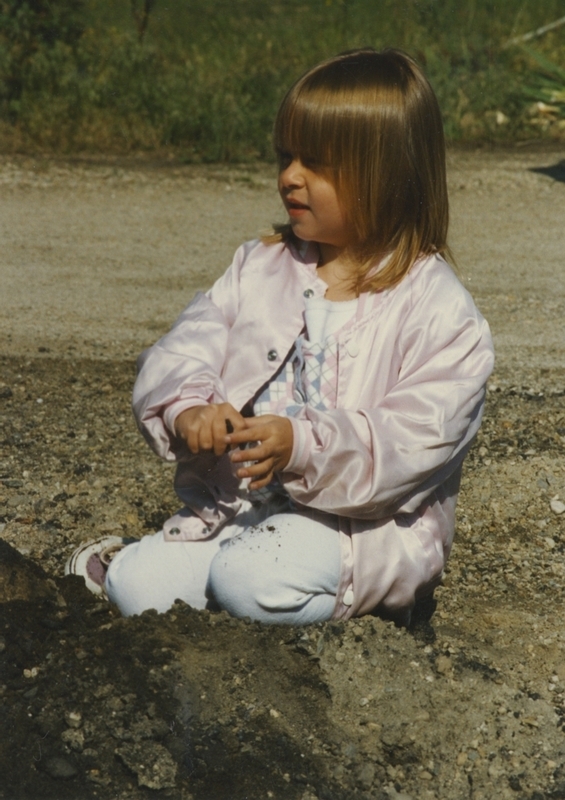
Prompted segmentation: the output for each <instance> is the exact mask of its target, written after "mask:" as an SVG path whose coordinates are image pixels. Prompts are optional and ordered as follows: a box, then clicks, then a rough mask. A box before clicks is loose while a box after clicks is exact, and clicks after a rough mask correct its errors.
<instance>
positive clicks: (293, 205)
mask: <svg viewBox="0 0 565 800" xmlns="http://www.w3.org/2000/svg"><path fill="white" fill-rule="evenodd" d="M287 211H288V215H289V217H300V216H302V214H305V213H306V211H309V206H307V205H305V204H304V203H299V202H297V201H296V200H287Z"/></svg>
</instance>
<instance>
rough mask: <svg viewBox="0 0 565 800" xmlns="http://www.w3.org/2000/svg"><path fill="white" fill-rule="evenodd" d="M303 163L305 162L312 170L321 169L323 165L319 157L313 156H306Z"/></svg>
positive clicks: (307, 167)
mask: <svg viewBox="0 0 565 800" xmlns="http://www.w3.org/2000/svg"><path fill="white" fill-rule="evenodd" d="M302 163H303V164H304V166H305V167H306V169H311V170H315V169H320V168H321V166H322V165H321V164H320V162H319V161H318V159H317V158H313V157H312V158H306V157H304V158H303V159H302Z"/></svg>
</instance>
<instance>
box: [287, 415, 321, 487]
mask: <svg viewBox="0 0 565 800" xmlns="http://www.w3.org/2000/svg"><path fill="white" fill-rule="evenodd" d="M288 420H289V421H290V424H291V425H292V434H293V443H292V453H291V456H290V461H289V462H288V464H287V465H286V467H285V468H284V470H283V472H293V473H295V474H296V475H304V473H305V472H306V467H307V466H308V456H309V455H310V452H311V450H312V448H313V446H314V437H313V435H312V423H311V422H309V421H308V420H305V419H296V417H288Z"/></svg>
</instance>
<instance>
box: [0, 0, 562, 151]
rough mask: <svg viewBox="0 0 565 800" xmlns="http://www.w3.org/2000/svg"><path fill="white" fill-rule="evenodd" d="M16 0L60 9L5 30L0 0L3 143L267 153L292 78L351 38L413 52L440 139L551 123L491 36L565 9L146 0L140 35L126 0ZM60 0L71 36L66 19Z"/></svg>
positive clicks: (516, 56) (418, 0) (551, 49)
mask: <svg viewBox="0 0 565 800" xmlns="http://www.w3.org/2000/svg"><path fill="white" fill-rule="evenodd" d="M28 3H29V4H30V5H33V6H36V7H38V8H40V9H41V10H42V13H43V15H44V17H42V19H47V21H49V19H50V18H49V14H52V15H53V14H55V15H56V13H58V14H59V16H58V17H57V18H56V20H55V22H56V24H55V23H54V24H53V25H51V28H50V29H49V30H50V32H49V33H48V35H46V34H45V33H42V32H41V31H39V33H38V32H37V30H35V29H33V30H32V35H31V39H30V35H29V30H26V27H25V26H26V24H27V25H28V28H29V25H30V23H29V19H28V20H27V22H26V19H22V20H20V21H18V23H17V25H16V30H14V25H13V24H12V23H10V24H12V27H11V28H10V27H9V26H7V25H6V24H5V22H6V19H8V20H10V19H11V20H12V22H13V14H12V17H10V13H11V12H13V10H14V8H15V7H16V6H19V5H21V3H19V2H18V0H12V2H1V0H0V147H1V148H3V149H4V151H9V150H14V149H20V150H26V151H33V150H48V151H49V150H51V151H53V150H54V151H58V152H76V151H91V152H95V151H99V152H100V151H113V152H129V151H139V150H150V151H155V150H162V149H168V148H172V149H174V150H175V151H176V153H177V154H178V155H179V156H180V157H182V158H184V159H185V160H189V161H218V160H224V161H226V160H228V161H237V160H249V159H253V158H261V159H265V158H269V157H270V156H271V144H270V130H271V125H272V120H273V117H274V114H275V111H276V108H277V105H278V103H279V102H280V99H281V98H282V96H283V94H284V92H285V90H286V89H287V88H288V86H289V85H290V84H291V83H292V81H293V80H295V79H296V78H297V77H298V76H299V75H300V74H301V73H302V72H303V71H304V70H305V69H307V68H308V67H309V66H311V65H312V64H314V63H316V62H317V61H319V60H320V59H322V58H324V57H326V56H328V55H331V54H333V53H336V52H339V51H341V50H345V49H349V48H353V47H358V46H362V45H372V46H374V47H377V48H382V47H386V46H396V47H401V48H403V49H405V50H406V51H408V52H409V53H411V54H412V55H414V56H415V57H416V58H417V59H418V60H419V61H420V62H421V63H422V64H423V65H424V67H425V69H426V72H427V74H428V76H429V78H430V80H431V82H432V84H433V85H434V88H435V90H436V92H437V94H438V97H439V100H440V104H441V107H442V110H443V113H444V121H445V128H446V132H447V135H448V138H449V139H450V140H453V141H457V140H477V139H484V138H491V139H492V138H494V139H501V140H504V139H506V140H508V139H517V138H532V137H534V136H555V135H561V133H560V131H561V129H559V128H557V127H556V126H555V125H551V124H550V125H549V126H547V125H546V126H545V127H544V126H541V125H539V124H536V123H535V122H534V121H533V120H534V116H533V115H532V111H531V103H532V97H531V96H530V95H529V94H528V91H530V90H531V89H532V87H534V91H536V90H537V89H536V87H538V88H539V89H540V91H541V90H544V86H543V85H541V84H540V80H539V79H537V78H535V75H536V74H538V73H536V70H538V72H539V66H540V65H539V64H537V65H536V63H535V62H534V61H533V59H532V57H531V55H530V54H528V53H527V52H525V51H524V49H522V48H519V47H511V48H507V49H504V48H503V47H502V45H503V44H504V43H505V42H506V41H507V40H508V39H509V38H510V37H512V36H514V35H517V34H520V33H523V32H525V31H528V30H531V29H533V28H536V27H538V26H540V25H543V24H544V23H547V22H548V21H551V20H553V19H556V18H557V17H559V16H561V15H562V14H563V2H562V0H545V2H544V3H543V4H542V3H539V0H538V2H536V0H523V1H522V2H516V0H498V2H496V3H495V2H494V1H493V0H488V1H487V0H302V2H301V1H300V0H280V2H278V3H277V2H273V3H271V2H266V0H172V2H164V0H163V1H162V0H157V2H156V4H155V7H154V10H153V12H152V14H151V16H150V19H149V26H148V29H147V33H146V36H145V38H144V41H143V42H142V43H140V42H139V41H138V37H137V32H136V29H135V25H134V22H133V19H132V16H131V13H130V3H129V2H127V0H85V1H84V2H82V1H81V0H74V2H70V0H58V2H57V0H51V3H47V2H41V0H34V2H32V0H28ZM24 5H25V3H24ZM71 7H72V13H73V15H74V16H73V20H72V23H73V25H75V22H76V20H77V19H79V21H80V22H81V25H82V29H83V33H82V36H80V37H77V36H76V35H75V34H76V25H75V27H73V26H72V25H70V27H69V24H67V23H68V20H66V17H65V14H66V13H67V12H66V10H65V9H70V8H71ZM45 15H47V17H45ZM31 16H32V17H33V15H31ZM48 18H49V19H48ZM3 20H4V22H3ZM18 25H19V26H20V27H19V28H18V27H17V26H18ZM57 26H58V27H57ZM65 26H66V27H65ZM69 31H70V32H69ZM26 36H27V38H26ZM18 37H19V39H18ZM33 37H35V38H33ZM22 41H23V42H24V44H23V45H22ZM30 42H31V44H30ZM564 43H565V28H562V29H559V30H557V31H555V32H553V33H550V34H548V35H547V36H545V37H544V38H543V40H540V41H539V42H535V43H534V45H535V47H536V50H540V52H541V54H542V57H544V58H547V59H549V60H550V61H551V62H552V63H555V64H556V65H557V68H559V65H563V64H564V61H565V46H564ZM26 48H27V49H26ZM543 98H544V95H543V91H542V93H541V94H540V95H539V99H540V100H543ZM528 109H530V110H528Z"/></svg>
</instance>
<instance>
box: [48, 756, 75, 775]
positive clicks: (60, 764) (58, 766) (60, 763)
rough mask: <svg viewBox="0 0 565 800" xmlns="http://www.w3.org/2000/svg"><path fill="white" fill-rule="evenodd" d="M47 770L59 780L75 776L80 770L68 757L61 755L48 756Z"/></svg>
mask: <svg viewBox="0 0 565 800" xmlns="http://www.w3.org/2000/svg"><path fill="white" fill-rule="evenodd" d="M45 771H46V772H47V774H48V775H51V777H52V778H56V779H58V780H68V779H69V778H74V777H75V775H76V774H77V772H78V770H77V768H76V767H75V766H74V764H71V762H70V761H67V759H66V758H61V757H60V756H53V757H52V758H48V759H47V761H46V762H45Z"/></svg>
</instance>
